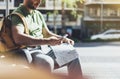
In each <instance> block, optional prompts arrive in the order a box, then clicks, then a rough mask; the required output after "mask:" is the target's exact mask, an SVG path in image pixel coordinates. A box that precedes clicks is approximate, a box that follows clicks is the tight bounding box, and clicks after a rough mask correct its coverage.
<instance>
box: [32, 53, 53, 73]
mask: <svg viewBox="0 0 120 79" xmlns="http://www.w3.org/2000/svg"><path fill="white" fill-rule="evenodd" d="M33 63H34V64H35V65H36V66H37V67H45V69H48V70H50V71H52V70H53V69H54V60H53V59H52V58H51V57H50V56H47V55H43V54H36V55H33Z"/></svg>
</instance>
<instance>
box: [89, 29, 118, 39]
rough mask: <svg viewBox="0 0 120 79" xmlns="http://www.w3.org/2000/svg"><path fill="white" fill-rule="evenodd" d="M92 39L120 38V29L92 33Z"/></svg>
mask: <svg viewBox="0 0 120 79" xmlns="http://www.w3.org/2000/svg"><path fill="white" fill-rule="evenodd" d="M90 39H91V40H96V39H102V40H108V39H120V30H115V29H110V30H107V31H105V32H103V33H101V34H96V35H92V36H91V38H90Z"/></svg>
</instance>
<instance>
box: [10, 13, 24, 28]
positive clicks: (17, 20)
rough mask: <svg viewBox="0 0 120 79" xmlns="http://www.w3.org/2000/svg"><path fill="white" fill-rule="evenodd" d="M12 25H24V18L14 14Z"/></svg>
mask: <svg viewBox="0 0 120 79" xmlns="http://www.w3.org/2000/svg"><path fill="white" fill-rule="evenodd" d="M11 21H12V26H24V25H23V21H22V19H21V18H20V17H19V16H18V15H12V17H11Z"/></svg>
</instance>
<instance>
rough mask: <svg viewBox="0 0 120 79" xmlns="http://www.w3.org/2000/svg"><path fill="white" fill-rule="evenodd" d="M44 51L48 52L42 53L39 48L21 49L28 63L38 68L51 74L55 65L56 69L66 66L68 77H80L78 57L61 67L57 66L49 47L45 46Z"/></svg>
mask: <svg viewBox="0 0 120 79" xmlns="http://www.w3.org/2000/svg"><path fill="white" fill-rule="evenodd" d="M45 49H46V50H48V51H46V52H47V53H45V52H43V51H42V49H41V48H30V47H28V48H24V49H22V51H24V53H25V56H26V57H27V60H28V62H29V63H33V64H34V65H35V66H36V67H38V68H39V67H40V68H44V69H46V70H48V71H50V72H51V71H53V70H54V68H55V64H56V65H57V68H60V67H63V66H67V69H68V75H70V76H73V78H74V77H79V76H80V77H81V76H82V70H81V65H80V58H79V57H78V58H76V59H74V60H72V61H71V62H69V63H66V64H64V65H63V66H58V64H57V62H56V61H55V58H56V57H55V55H54V52H53V50H52V49H51V48H50V46H46V47H45ZM49 49H50V50H49ZM61 51H62V49H61ZM58 53H59V52H58Z"/></svg>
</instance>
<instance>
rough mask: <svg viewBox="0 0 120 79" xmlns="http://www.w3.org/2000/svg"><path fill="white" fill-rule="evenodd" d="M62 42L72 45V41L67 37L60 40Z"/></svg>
mask: <svg viewBox="0 0 120 79" xmlns="http://www.w3.org/2000/svg"><path fill="white" fill-rule="evenodd" d="M62 42H63V43H68V44H71V45H74V41H73V40H71V39H69V38H63V40H62Z"/></svg>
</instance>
